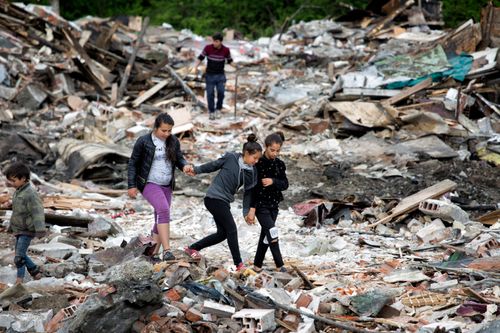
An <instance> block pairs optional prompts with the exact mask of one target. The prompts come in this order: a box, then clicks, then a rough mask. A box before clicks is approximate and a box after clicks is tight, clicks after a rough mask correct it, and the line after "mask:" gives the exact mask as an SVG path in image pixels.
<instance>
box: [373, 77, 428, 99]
mask: <svg viewBox="0 0 500 333" xmlns="http://www.w3.org/2000/svg"><path fill="white" fill-rule="evenodd" d="M431 84H432V79H431V78H428V79H426V80H424V81H422V82H420V83H418V84H416V85H414V86H413V87H410V88H407V89H404V90H402V91H401V92H400V93H399V94H397V95H396V96H392V97H391V98H389V99H386V100H385V101H383V102H382V104H387V105H393V104H396V103H397V102H400V101H402V100H404V99H407V98H408V97H410V96H411V95H414V94H416V93H417V92H419V91H421V90H424V89H426V88H428V87H430V86H431Z"/></svg>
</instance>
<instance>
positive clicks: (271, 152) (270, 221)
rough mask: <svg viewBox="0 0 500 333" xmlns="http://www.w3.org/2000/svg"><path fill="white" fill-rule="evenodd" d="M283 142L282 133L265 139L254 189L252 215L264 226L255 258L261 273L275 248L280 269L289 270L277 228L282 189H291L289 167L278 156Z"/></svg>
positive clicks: (255, 263)
mask: <svg viewBox="0 0 500 333" xmlns="http://www.w3.org/2000/svg"><path fill="white" fill-rule="evenodd" d="M283 141H285V137H284V135H283V133H282V132H276V133H273V134H270V135H268V136H267V137H266V139H265V142H264V143H265V145H266V149H265V151H264V154H262V157H261V158H260V159H259V162H257V164H256V165H255V166H256V168H257V174H258V182H257V186H256V187H255V189H254V200H253V205H252V208H251V209H250V213H249V215H250V217H249V218H250V219H251V217H252V215H253V214H255V216H256V217H257V220H258V221H259V224H260V225H261V227H262V230H261V232H260V237H259V243H258V245H257V252H256V253H255V259H254V270H255V271H257V272H260V271H261V270H262V264H263V262H264V257H265V255H266V252H267V249H268V248H270V249H271V254H272V255H273V259H274V262H275V264H276V267H277V268H278V270H280V271H282V272H286V268H285V266H284V263H283V258H282V257H281V251H280V247H279V243H278V228H276V219H277V218H278V212H279V209H278V205H279V203H280V201H282V200H283V194H281V191H284V190H286V189H287V188H288V179H287V177H286V166H285V163H284V162H283V161H282V160H280V159H279V158H278V155H279V153H280V150H281V146H282V145H283Z"/></svg>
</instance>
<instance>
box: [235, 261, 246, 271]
mask: <svg viewBox="0 0 500 333" xmlns="http://www.w3.org/2000/svg"><path fill="white" fill-rule="evenodd" d="M246 269H247V268H246V266H245V264H244V263H242V262H240V263H239V264H238V266H236V271H237V272H243V271H245V270H246Z"/></svg>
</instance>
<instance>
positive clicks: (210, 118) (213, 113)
mask: <svg viewBox="0 0 500 333" xmlns="http://www.w3.org/2000/svg"><path fill="white" fill-rule="evenodd" d="M208 120H215V112H210V113H209V114H208Z"/></svg>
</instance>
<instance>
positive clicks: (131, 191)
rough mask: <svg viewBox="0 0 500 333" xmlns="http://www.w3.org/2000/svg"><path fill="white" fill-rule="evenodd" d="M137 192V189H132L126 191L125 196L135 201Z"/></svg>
mask: <svg viewBox="0 0 500 333" xmlns="http://www.w3.org/2000/svg"><path fill="white" fill-rule="evenodd" d="M137 192H138V190H137V188H135V187H132V188H129V189H128V191H127V194H128V196H129V197H130V198H132V199H135V197H137Z"/></svg>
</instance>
